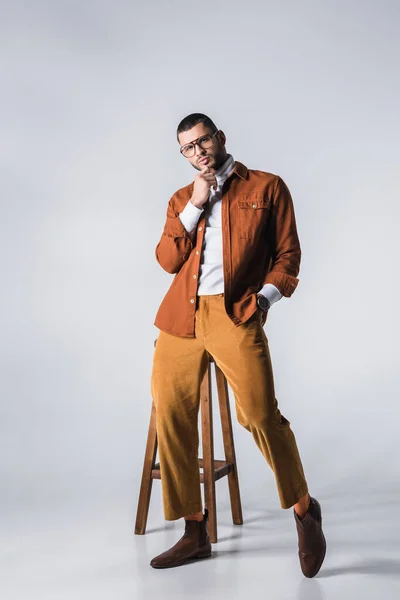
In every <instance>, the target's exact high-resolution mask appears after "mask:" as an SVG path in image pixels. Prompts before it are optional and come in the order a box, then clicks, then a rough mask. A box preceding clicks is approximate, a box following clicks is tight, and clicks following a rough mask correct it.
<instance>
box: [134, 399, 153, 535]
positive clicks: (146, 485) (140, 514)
mask: <svg viewBox="0 0 400 600" xmlns="http://www.w3.org/2000/svg"><path fill="white" fill-rule="evenodd" d="M157 446H158V443H157V430H156V407H155V405H154V402H153V403H152V407H151V415H150V424H149V432H148V435H147V444H146V451H145V455H144V463H143V471H142V482H141V485H140V492H139V501H138V507H137V512H136V525H135V533H136V534H139V535H143V534H144V533H145V532H146V523H147V515H148V513H149V505H150V496H151V488H152V485H153V477H152V470H153V467H154V464H155V459H156V454H157Z"/></svg>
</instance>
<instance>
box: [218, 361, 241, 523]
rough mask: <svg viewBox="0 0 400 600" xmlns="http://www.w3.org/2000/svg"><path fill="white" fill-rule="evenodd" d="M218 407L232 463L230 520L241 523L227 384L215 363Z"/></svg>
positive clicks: (227, 459) (228, 456)
mask: <svg viewBox="0 0 400 600" xmlns="http://www.w3.org/2000/svg"><path fill="white" fill-rule="evenodd" d="M215 377H216V380H217V390H218V400H219V409H220V413H221V426H222V438H223V440H224V449H225V460H226V462H228V463H231V464H232V465H233V471H231V472H230V473H228V485H229V495H230V499H231V511H232V520H233V523H234V524H235V525H243V515H242V503H241V501H240V490H239V476H238V472H237V465H236V453H235V443H234V441H233V432H232V419H231V409H230V406H229V395H228V384H227V381H226V378H225V375H224V374H223V372H222V371H221V369H220V368H219V367H218V365H217V364H216V363H215Z"/></svg>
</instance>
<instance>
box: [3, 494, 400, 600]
mask: <svg viewBox="0 0 400 600" xmlns="http://www.w3.org/2000/svg"><path fill="white" fill-rule="evenodd" d="M318 499H319V500H320V502H321V505H322V509H323V519H324V532H325V535H326V538H327V544H328V549H327V555H326V558H325V562H324V565H323V567H322V569H321V571H320V573H319V574H318V576H317V577H315V578H314V579H311V580H310V579H306V578H305V577H304V576H303V575H302V573H301V571H300V567H299V563H298V558H297V534H296V530H295V523H294V520H293V516H292V513H291V510H290V509H289V510H288V511H284V510H282V509H280V508H279V507H277V506H276V503H274V508H273V509H270V510H267V509H265V508H262V504H261V502H260V503H259V506H257V505H256V504H254V503H253V504H252V505H251V506H248V505H246V504H244V505H243V513H244V519H245V523H244V525H242V526H235V525H233V524H232V522H231V520H230V513H229V507H228V506H227V505H226V504H225V503H223V505H221V504H220V505H219V507H218V531H219V541H218V543H217V544H214V545H213V556H212V557H211V558H209V559H205V560H201V561H198V562H195V563H192V564H188V565H185V566H182V567H178V568H175V569H165V570H156V569H152V568H151V567H150V566H149V561H150V560H151V558H152V557H153V556H154V555H156V554H159V553H160V552H162V551H163V550H165V549H167V548H168V547H169V546H171V545H172V544H173V543H175V542H176V541H177V539H178V538H179V537H180V536H181V535H182V532H183V521H182V520H178V521H174V522H168V521H165V520H164V518H163V514H162V511H161V499H160V488H159V486H157V484H155V485H154V487H153V495H152V501H151V506H150V513H149V520H148V527H147V531H146V534H145V535H143V536H138V535H134V534H133V527H134V519H135V510H136V507H135V506H133V507H132V506H129V505H128V502H127V503H126V504H124V505H122V504H121V502H119V504H118V503H117V502H115V501H111V500H108V501H107V502H105V501H103V502H102V503H99V504H98V505H96V506H91V507H88V506H86V508H82V507H81V508H77V506H76V505H75V506H68V505H67V506H66V505H60V506H59V507H58V509H55V507H54V506H53V510H52V512H50V511H49V510H43V509H37V510H35V511H33V510H32V509H30V510H27V509H25V510H24V511H22V510H21V509H20V510H19V511H11V512H9V514H8V515H7V518H6V520H2V523H3V525H2V532H1V538H2V543H1V560H0V571H1V587H0V593H1V597H2V598H4V599H6V600H20V599H21V600H22V599H26V600H28V599H29V600H36V599H38V600H39V599H40V600H47V599H49V600H50V599H51V600H58V599H59V600H64V599H65V600H67V599H68V600H81V599H82V600H92V599H93V600H95V599H96V600H105V599H107V600H114V599H115V600H125V599H126V600H128V599H129V600H136V599H137V600H149V599H152V598H162V599H171V600H172V599H173V600H178V599H180V598H190V599H200V598H201V599H203V598H207V599H214V598H218V599H219V598H225V597H226V598H229V599H232V600H233V599H247V598H249V595H254V597H258V598H260V599H261V598H263V599H264V598H268V599H269V600H275V599H276V600H337V599H338V598H340V599H341V600H346V599H347V598H348V599H351V600H355V599H359V598H360V599H362V600H372V599H379V600H383V599H384V600H392V599H393V600H396V599H398V598H399V597H400V536H399V533H400V525H399V524H400V519H399V513H398V500H396V497H395V496H394V495H393V494H389V492H387V494H386V495H385V492H384V491H383V490H381V491H380V492H379V495H378V494H376V495H375V497H373V496H372V497H370V498H368V499H367V498H357V497H356V496H355V495H354V494H353V497H352V501H350V499H349V498H346V497H345V496H341V497H338V498H336V499H333V498H325V497H322V496H321V495H320V496H319V497H318ZM127 500H129V498H128V499H127ZM3 517H4V515H3Z"/></svg>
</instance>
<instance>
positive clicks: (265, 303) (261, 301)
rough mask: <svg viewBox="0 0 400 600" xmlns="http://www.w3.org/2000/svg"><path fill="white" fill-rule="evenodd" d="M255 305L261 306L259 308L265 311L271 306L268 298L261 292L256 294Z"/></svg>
mask: <svg viewBox="0 0 400 600" xmlns="http://www.w3.org/2000/svg"><path fill="white" fill-rule="evenodd" d="M257 306H258V307H259V308H261V310H263V311H265V312H267V310H269V309H270V307H271V302H270V301H269V299H268V298H266V297H265V296H264V295H263V294H260V293H258V294H257Z"/></svg>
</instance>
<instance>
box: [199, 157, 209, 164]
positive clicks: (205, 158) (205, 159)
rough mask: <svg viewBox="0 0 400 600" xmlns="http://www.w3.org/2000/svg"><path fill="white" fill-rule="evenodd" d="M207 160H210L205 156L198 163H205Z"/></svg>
mask: <svg viewBox="0 0 400 600" xmlns="http://www.w3.org/2000/svg"><path fill="white" fill-rule="evenodd" d="M209 159H210V157H209V156H205V157H204V158H201V159H200V160H199V163H203V162H206V161H208V160H209Z"/></svg>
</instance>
